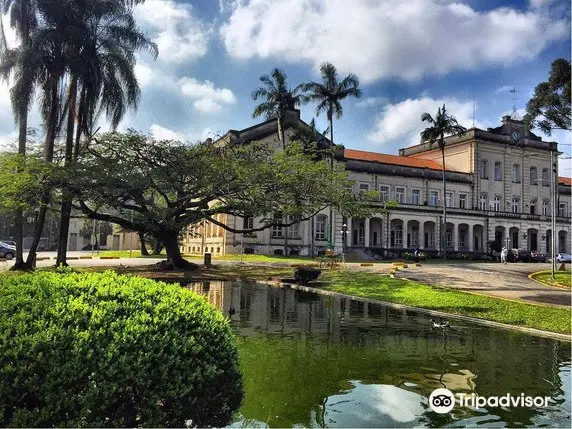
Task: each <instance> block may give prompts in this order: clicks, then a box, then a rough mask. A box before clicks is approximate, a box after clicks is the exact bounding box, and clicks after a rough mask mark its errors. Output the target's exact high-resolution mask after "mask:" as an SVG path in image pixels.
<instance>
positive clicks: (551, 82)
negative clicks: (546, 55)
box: [524, 58, 571, 135]
mask: <svg viewBox="0 0 572 429" xmlns="http://www.w3.org/2000/svg"><path fill="white" fill-rule="evenodd" d="M570 78H571V75H570V62H569V61H568V60H566V59H564V58H558V59H557V60H555V61H554V62H553V63H552V65H551V66H550V76H549V77H548V81H546V82H541V83H539V84H538V85H536V88H535V89H534V96H533V97H532V98H531V99H530V100H529V101H528V103H527V104H526V115H525V116H524V122H525V124H526V125H527V126H528V127H529V128H535V127H538V128H540V130H541V131H543V132H544V133H546V134H548V135H551V134H552V130H554V129H564V130H570V129H571V123H570V118H571V115H570V113H571V110H570Z"/></svg>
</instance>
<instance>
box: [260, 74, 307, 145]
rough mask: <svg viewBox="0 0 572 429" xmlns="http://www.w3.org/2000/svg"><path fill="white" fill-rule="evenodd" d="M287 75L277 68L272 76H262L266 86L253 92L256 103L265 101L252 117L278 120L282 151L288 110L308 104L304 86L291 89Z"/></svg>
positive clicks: (261, 79) (284, 143) (284, 142)
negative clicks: (261, 100) (285, 116)
mask: <svg viewBox="0 0 572 429" xmlns="http://www.w3.org/2000/svg"><path fill="white" fill-rule="evenodd" d="M287 77H288V76H287V75H286V73H285V72H284V71H283V70H280V69H278V68H275V69H273V70H272V73H271V75H270V76H268V75H266V74H265V75H262V76H260V81H261V82H262V83H263V84H264V86H261V87H258V88H256V89H255V90H254V91H253V92H252V99H253V100H254V101H256V100H258V99H263V100H264V101H263V102H262V103H260V104H259V105H258V106H256V108H255V109H254V112H252V117H253V118H257V117H259V116H262V115H264V116H266V119H267V120H270V119H276V120H277V125H278V139H279V140H280V141H281V142H282V149H284V148H285V147H286V138H285V136H284V114H285V112H286V111H287V110H294V109H295V108H296V107H297V106H299V105H301V104H304V103H305V102H306V98H305V96H304V95H303V94H302V92H303V88H304V84H300V85H298V86H296V87H295V88H294V89H290V88H289V87H288V85H287V84H286V79H287Z"/></svg>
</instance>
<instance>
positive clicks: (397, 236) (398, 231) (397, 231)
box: [395, 225, 403, 246]
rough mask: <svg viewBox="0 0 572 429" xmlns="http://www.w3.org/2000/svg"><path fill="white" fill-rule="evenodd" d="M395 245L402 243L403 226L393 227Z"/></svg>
mask: <svg viewBox="0 0 572 429" xmlns="http://www.w3.org/2000/svg"><path fill="white" fill-rule="evenodd" d="M395 245H396V246H401V245H403V226H402V225H397V226H396V227H395Z"/></svg>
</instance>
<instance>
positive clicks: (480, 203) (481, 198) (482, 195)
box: [479, 194, 488, 210]
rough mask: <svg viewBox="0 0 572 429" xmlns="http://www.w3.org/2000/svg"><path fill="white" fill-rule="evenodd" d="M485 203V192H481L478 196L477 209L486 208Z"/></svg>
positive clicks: (486, 200) (486, 202)
mask: <svg viewBox="0 0 572 429" xmlns="http://www.w3.org/2000/svg"><path fill="white" fill-rule="evenodd" d="M487 204H488V197H487V194H481V196H480V197H479V209H480V210H486V209H487Z"/></svg>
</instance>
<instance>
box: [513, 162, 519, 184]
mask: <svg viewBox="0 0 572 429" xmlns="http://www.w3.org/2000/svg"><path fill="white" fill-rule="evenodd" d="M512 182H513V183H520V165H518V164H513V165H512Z"/></svg>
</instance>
